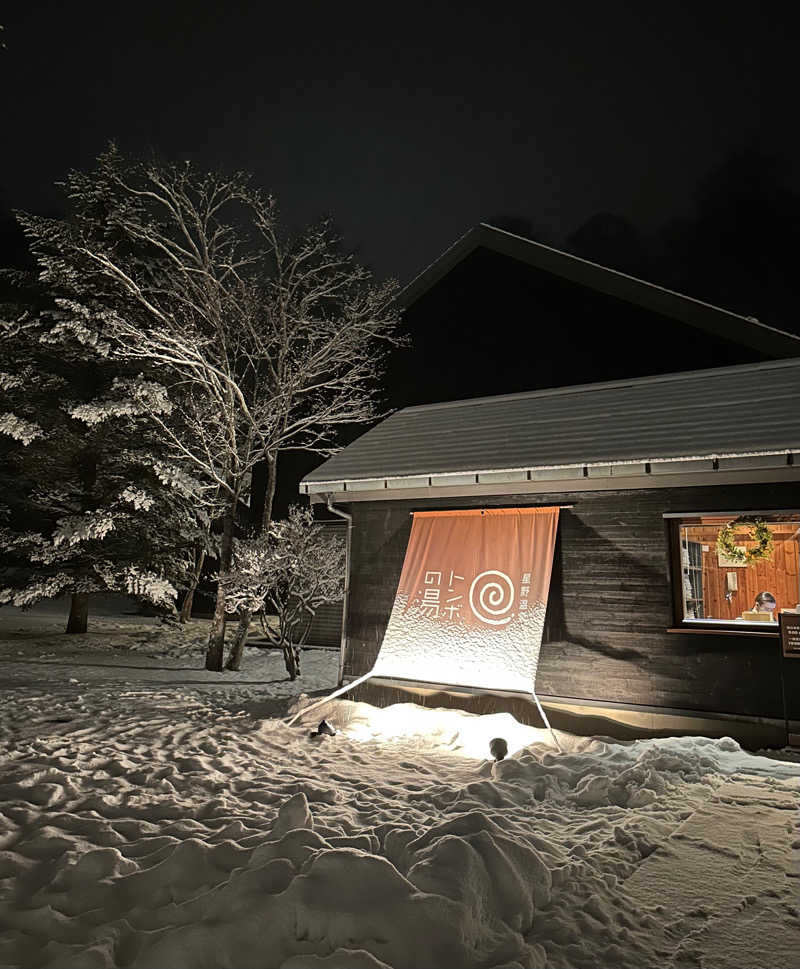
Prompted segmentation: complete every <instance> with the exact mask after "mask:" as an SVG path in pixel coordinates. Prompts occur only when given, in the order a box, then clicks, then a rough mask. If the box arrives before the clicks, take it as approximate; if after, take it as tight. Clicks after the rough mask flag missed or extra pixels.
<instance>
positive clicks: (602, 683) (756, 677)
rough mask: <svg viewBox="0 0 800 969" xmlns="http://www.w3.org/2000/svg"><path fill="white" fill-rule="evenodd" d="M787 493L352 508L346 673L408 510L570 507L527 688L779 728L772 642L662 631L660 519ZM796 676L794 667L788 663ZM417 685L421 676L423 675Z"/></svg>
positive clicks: (389, 582)
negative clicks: (771, 721)
mask: <svg viewBox="0 0 800 969" xmlns="http://www.w3.org/2000/svg"><path fill="white" fill-rule="evenodd" d="M799 503H800V495H798V494H797V488H796V486H795V485H792V484H782V483H781V484H763V485H732V486H722V487H702V488H680V489H652V490H646V491H609V492H593V493H566V494H552V495H544V496H543V495H537V496H530V495H526V496H514V495H508V496H503V497H496V498H491V499H488V498H485V499H481V500H480V501H476V500H474V499H462V500H448V501H447V502H446V503H445V502H443V501H436V500H434V499H427V500H420V501H382V502H363V503H360V502H354V503H352V504H351V505H350V506H349V510H350V511H351V512H352V514H353V534H352V551H351V576H350V582H351V585H350V606H349V614H348V618H347V649H346V652H345V664H344V674H345V676H346V677H355V676H359V675H361V674H362V673H365V672H367V671H368V670H369V669H370V668H371V666H372V664H373V662H374V659H375V656H376V655H377V651H378V648H379V645H380V642H381V640H382V637H383V633H384V631H385V629H386V624H387V622H388V618H389V613H390V611H391V607H392V602H393V599H394V594H395V591H396V588H397V582H398V579H399V576H400V571H401V568H402V564H403V558H404V555H405V550H406V545H407V542H408V536H409V534H410V530H411V517H410V514H409V513H410V512H411V511H412V510H416V509H418V510H422V509H431V508H437V507H448V508H458V507H463V508H469V507H481V506H483V507H487V506H490V505H497V506H516V505H519V506H524V505H531V504H539V505H541V504H571V505H573V507H572V508H571V509H569V510H564V511H562V514H561V521H560V525H559V535H558V542H557V546H556V553H555V562H554V569H553V579H552V582H551V592H550V603H549V607H548V614H547V620H546V629H545V639H544V645H543V649H542V656H541V661H540V666H539V675H538V679H537V688H538V691H539V692H540V693H541V694H545V695H553V696H561V697H572V698H575V699H585V700H594V701H613V702H618V703H628V704H642V705H645V706H652V707H666V708H678V709H686V710H694V711H707V712H719V713H730V714H739V715H747V716H761V717H775V718H782V717H783V715H784V707H783V699H782V691H781V664H780V660H779V652H780V651H779V645H778V641H777V639H775V638H763V637H750V636H746V635H742V636H738V635H713V634H708V635H699V634H693V633H668V632H667V630H668V629H669V628H671V627H673V626H674V623H675V617H674V615H673V599H672V587H671V581H672V580H671V574H670V572H671V569H670V549H669V541H668V530H667V525H666V522H665V520H664V518H663V515H664V513H665V512H680V511H687V512H690V511H705V510H708V511H724V510H728V509H730V510H733V511H740V510H747V509H748V508H752V509H764V510H766V509H769V508H774V509H782V508H792V507H793V506H795V505H797V504H799ZM797 665H798V666H800V663H798V664H797ZM421 678H422V677H421Z"/></svg>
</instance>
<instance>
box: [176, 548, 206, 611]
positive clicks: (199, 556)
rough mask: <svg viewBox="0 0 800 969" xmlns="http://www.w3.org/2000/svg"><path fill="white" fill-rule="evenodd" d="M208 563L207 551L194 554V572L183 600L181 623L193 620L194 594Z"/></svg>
mask: <svg viewBox="0 0 800 969" xmlns="http://www.w3.org/2000/svg"><path fill="white" fill-rule="evenodd" d="M205 561H206V551H205V549H198V550H197V551H196V552H195V553H194V572H192V577H191V579H190V581H189V588H188V589H187V590H186V597H185V598H184V600H183V605H182V606H181V622H188V621H189V620H190V619H191V618H192V605H193V603H194V593H195V589H197V585H198V583H199V582H200V575H201V573H202V571H203V565H204V564H205Z"/></svg>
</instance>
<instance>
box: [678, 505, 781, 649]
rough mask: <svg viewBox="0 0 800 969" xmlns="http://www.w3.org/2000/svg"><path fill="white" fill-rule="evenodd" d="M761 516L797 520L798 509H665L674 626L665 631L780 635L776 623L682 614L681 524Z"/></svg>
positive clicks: (776, 637) (773, 636)
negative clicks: (772, 625) (761, 625)
mask: <svg viewBox="0 0 800 969" xmlns="http://www.w3.org/2000/svg"><path fill="white" fill-rule="evenodd" d="M744 515H748V516H753V517H754V518H755V517H764V518H765V519H767V520H768V516H774V515H796V516H797V518H798V521H800V509H798V508H769V509H758V510H756V511H728V510H725V511H719V510H717V509H706V510H703V511H680V512H665V513H664V520H665V524H666V526H667V537H668V542H669V569H670V575H669V578H670V585H671V587H672V619H673V624H674V625H673V626H672V627H671V628H669V629H667V632H668V633H702V634H705V635H718V636H719V635H722V636H730V635H736V636H760V637H766V638H769V639H778V638H779V637H780V629H779V624H778V623H777V622H776V623H775V628H774V629H763V628H761V629H760V628H758V625H757V624H756V623H753V624H751V625H747V626H745V625H744V624H743V623H741V622H738V621H736V620H727V619H716V620H713V619H705V620H704V619H686V617H685V615H684V601H683V565H682V562H681V524H682V523H683V522H684V521H685V520H686V519H687V518H700V517H703V516H708V517H720V518H723V517H724V518H728V517H729V518H739V517H740V516H744Z"/></svg>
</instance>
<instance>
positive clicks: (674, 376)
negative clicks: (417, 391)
mask: <svg viewBox="0 0 800 969" xmlns="http://www.w3.org/2000/svg"><path fill="white" fill-rule="evenodd" d="M789 367H800V357H789V358H784V359H780V360H763V361H759V362H758V363H738V364H733V365H732V366H730V367H707V368H704V369H703V370H681V371H678V372H673V373H665V374H652V375H651V376H648V377H624V378H622V379H620V380H603V381H597V382H596V383H590V384H570V385H569V386H567V387H547V388H544V389H542V390H521V391H517V392H516V393H514V394H491V395H489V396H486V397H466V398H464V399H463V400H443V401H439V402H437V403H433V404H414V405H412V406H411V407H402V408H400V409H399V410H396V411H395V412H394V414H392V415H391V416H392V417H395V416H396V415H398V414H406V413H408V412H410V411H419V410H440V409H445V408H451V407H462V406H467V405H474V404H485V403H488V402H489V401H505V400H529V399H536V398H539V397H559V396H566V395H570V394H582V393H588V392H591V391H597V390H601V389H608V390H611V389H619V388H622V387H637V386H642V385H645V384H656V383H670V382H672V381H679V380H688V379H693V380H696V379H700V378H707V377H709V376H724V375H727V374H736V373H751V372H753V371H758V370H774V369H784V368H789Z"/></svg>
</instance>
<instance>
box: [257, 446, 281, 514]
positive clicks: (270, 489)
mask: <svg viewBox="0 0 800 969" xmlns="http://www.w3.org/2000/svg"><path fill="white" fill-rule="evenodd" d="M277 481H278V455H277V453H270V454H268V455H267V486H266V489H265V491H264V511H263V513H262V515H261V531H262V532H265V531H267V530H268V529H269V526H270V525H271V524H272V503H273V501H274V500H275V485H276V484H277Z"/></svg>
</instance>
